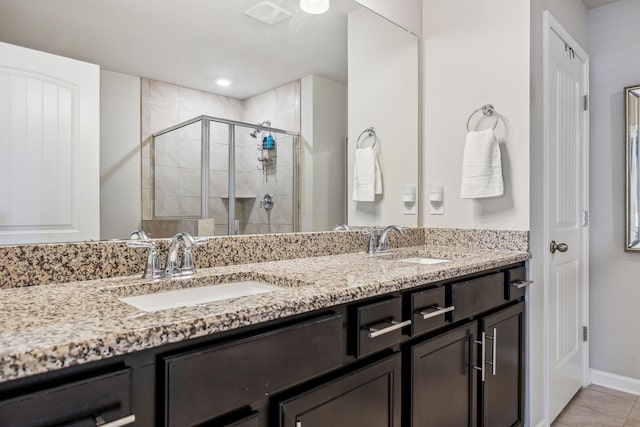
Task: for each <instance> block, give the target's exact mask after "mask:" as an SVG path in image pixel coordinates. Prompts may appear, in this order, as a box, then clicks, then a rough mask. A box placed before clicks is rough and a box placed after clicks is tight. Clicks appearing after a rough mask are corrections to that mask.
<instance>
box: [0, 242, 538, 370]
mask: <svg viewBox="0 0 640 427" xmlns="http://www.w3.org/2000/svg"><path fill="white" fill-rule="evenodd" d="M316 234H317V235H318V236H317V237H316V238H317V239H319V240H320V241H321V242H322V243H323V244H325V245H329V244H330V242H327V241H325V240H323V239H324V236H322V234H323V233H316ZM333 234H335V233H333ZM282 236H286V237H284V238H285V239H287V240H288V244H290V245H293V246H294V247H295V246H296V245H297V246H300V250H301V251H303V252H304V251H306V252H304V253H305V254H307V255H306V256H308V257H307V258H298V259H291V260H288V261H286V260H285V261H268V262H262V263H251V264H241V265H230V266H226V267H213V268H206V269H200V270H199V272H198V274H197V275H196V276H195V277H194V278H192V279H186V280H185V279H178V280H172V281H169V280H167V281H161V282H153V283H152V282H149V281H144V280H142V279H137V278H136V277H121V278H112V279H103V280H93V281H85V282H75V283H63V284H51V285H47V286H22V287H15V288H10V289H3V290H0V294H1V296H2V297H1V298H0V382H3V381H8V380H12V379H16V378H21V377H25V376H28V375H33V374H37V373H42V372H46V371H50V370H55V369H60V368H64V367H68V366H73V365H77V364H81V363H86V362H90V361H95V360H100V359H104V358H107V357H110V356H114V355H120V354H126V353H131V352H135V351H139V350H143V349H148V348H151V347H155V346H159V345H162V344H167V343H172V342H178V341H183V340H186V339H190V338H195V337H199V336H204V335H209V334H214V333H216V332H220V331H227V330H231V329H236V328H239V327H242V326H245V325H251V324H256V323H260V322H264V321H268V320H273V319H278V318H282V317H286V316H290V315H293V314H299V313H304V312H309V311H313V310H317V309H322V308H326V307H331V306H334V305H338V304H343V303H348V302H352V301H356V300H358V299H361V298H366V297H371V296H376V295H381V294H385V293H388V292H393V291H397V290H400V289H407V288H410V287H413V286H417V285H422V284H425V283H428V282H434V281H439V280H444V279H450V278H454V277H457V276H461V275H466V274H470V273H475V272H479V271H482V270H486V269H490V268H495V267H500V266H504V265H508V264H512V263H516V262H519V261H523V260H526V259H528V258H529V257H530V255H529V254H528V253H527V252H525V251H489V250H472V249H466V250H464V249H455V250H452V249H451V247H448V248H447V247H441V246H435V245H428V246H418V247H412V248H404V249H398V250H396V251H394V252H392V253H387V254H383V255H374V256H370V255H368V254H366V253H364V252H359V253H345V254H341V255H333V256H320V257H310V256H311V254H313V253H320V252H321V251H326V250H327V248H326V247H324V248H322V247H306V246H307V245H308V244H309V240H308V239H302V238H301V237H299V236H296V235H282ZM360 237H361V236H358V238H356V239H353V238H352V240H354V241H355V243H354V249H355V248H356V246H357V247H358V249H360V250H361V249H362V243H363V242H361V241H360V240H361V239H360ZM245 243H246V245H252V244H253V245H255V248H254V249H255V250H258V252H259V248H260V245H261V244H260V243H259V240H257V239H255V238H254V237H251V236H250V237H247V238H246V240H245ZM227 244H228V245H229V246H224V245H223V248H222V249H220V250H221V251H225V250H226V251H229V252H230V253H234V252H236V253H237V255H236V256H237V257H238V260H237V261H240V260H241V259H245V258H242V257H243V255H240V250H239V249H238V248H236V247H235V246H233V245H232V244H231V243H227ZM315 244H316V245H318V244H320V242H315ZM88 245H90V244H88ZM242 247H243V249H244V245H242ZM282 251H283V254H282V256H284V255H285V254H286V253H290V252H289V251H287V250H286V249H282ZM398 252H400V253H398ZM394 254H395V255H394ZM416 255H422V256H429V257H439V258H448V259H452V261H451V262H447V263H442V264H435V265H419V264H409V263H405V262H401V261H398V260H397V259H394V258H397V257H404V256H416ZM198 256H202V254H201V253H199V254H198ZM207 256H214V254H213V253H212V252H207ZM269 256H274V257H277V256H281V255H280V254H279V253H277V254H275V255H267V254H265V255H263V256H261V257H258V258H259V260H261V261H264V260H266V259H268V258H269ZM59 262H64V260H62V259H61V260H59ZM245 262H246V261H245ZM234 275H235V276H234ZM55 277H57V276H55ZM239 277H241V278H253V279H256V280H261V279H262V280H266V281H268V282H271V283H274V284H279V285H281V286H282V290H279V291H275V292H269V293H265V294H261V295H255V296H248V297H242V298H235V299H228V300H224V301H218V302H212V303H208V304H201V305H195V306H189V307H181V308H175V309H168V310H162V311H157V312H149V313H147V312H142V311H140V310H138V309H136V308H134V307H132V306H129V305H127V304H125V303H124V302H122V301H120V300H119V299H118V298H119V297H121V296H123V295H137V294H141V293H145V292H155V291H158V290H160V289H162V288H165V287H170V288H172V289H177V288H182V287H189V286H200V285H203V284H206V283H208V282H209V281H210V282H211V283H216V282H224V281H226V280H228V279H229V278H235V279H237V278H239Z"/></svg>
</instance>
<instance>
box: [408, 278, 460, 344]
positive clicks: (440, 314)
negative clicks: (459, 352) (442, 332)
mask: <svg viewBox="0 0 640 427" xmlns="http://www.w3.org/2000/svg"><path fill="white" fill-rule="evenodd" d="M410 298H411V302H410V304H409V307H410V310H411V318H412V320H413V322H412V323H411V336H412V337H415V336H417V335H420V334H423V333H425V332H429V331H432V330H434V329H437V328H440V327H442V326H444V325H446V324H447V323H448V321H447V317H448V316H447V315H446V313H450V312H452V311H453V306H446V304H445V289H444V287H439V288H435V289H429V290H427V291H422V292H414V293H412V294H411V296H410ZM449 316H450V315H449Z"/></svg>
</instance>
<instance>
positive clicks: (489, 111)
mask: <svg viewBox="0 0 640 427" xmlns="http://www.w3.org/2000/svg"><path fill="white" fill-rule="evenodd" d="M480 111H482V114H484V115H485V116H486V117H489V116H493V115H494V114H495V116H496V122H495V123H494V124H493V127H492V128H491V130H496V126H498V116H499V114H498V112H497V111H496V109H495V108H493V105H491V104H487V105H483V106H482V107H480V108H478V109H477V110H476V111H474V112H473V113H471V115H470V116H469V118H468V119H467V132H471V129H469V122H471V118H472V117H473V116H474V115H475V114H476V113H479V112H480Z"/></svg>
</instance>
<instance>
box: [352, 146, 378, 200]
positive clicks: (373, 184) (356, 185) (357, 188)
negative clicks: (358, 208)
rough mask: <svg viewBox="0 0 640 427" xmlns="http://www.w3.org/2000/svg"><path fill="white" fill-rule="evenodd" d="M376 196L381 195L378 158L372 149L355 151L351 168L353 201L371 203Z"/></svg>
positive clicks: (366, 148)
mask: <svg viewBox="0 0 640 427" xmlns="http://www.w3.org/2000/svg"><path fill="white" fill-rule="evenodd" d="M376 194H382V174H381V173H380V164H379V163H378V156H377V155H376V152H375V151H374V149H373V147H365V148H358V149H356V155H355V161H354V166H353V196H352V198H353V200H355V201H357V202H373V201H374V199H375V195H376Z"/></svg>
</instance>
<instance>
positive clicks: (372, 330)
mask: <svg viewBox="0 0 640 427" xmlns="http://www.w3.org/2000/svg"><path fill="white" fill-rule="evenodd" d="M356 318H357V319H356V322H355V330H354V335H355V336H356V337H357V339H356V352H355V353H356V357H361V356H365V355H367V354H371V353H374V352H376V351H378V350H382V349H384V348H387V347H389V346H392V345H394V344H397V343H399V342H400V340H401V339H402V328H403V327H404V326H408V325H409V324H410V323H411V321H410V320H409V321H406V322H403V321H402V298H401V297H394V298H390V299H387V300H384V301H381V302H377V303H373V304H367V305H364V306H361V307H358V308H357V316H356Z"/></svg>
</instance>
